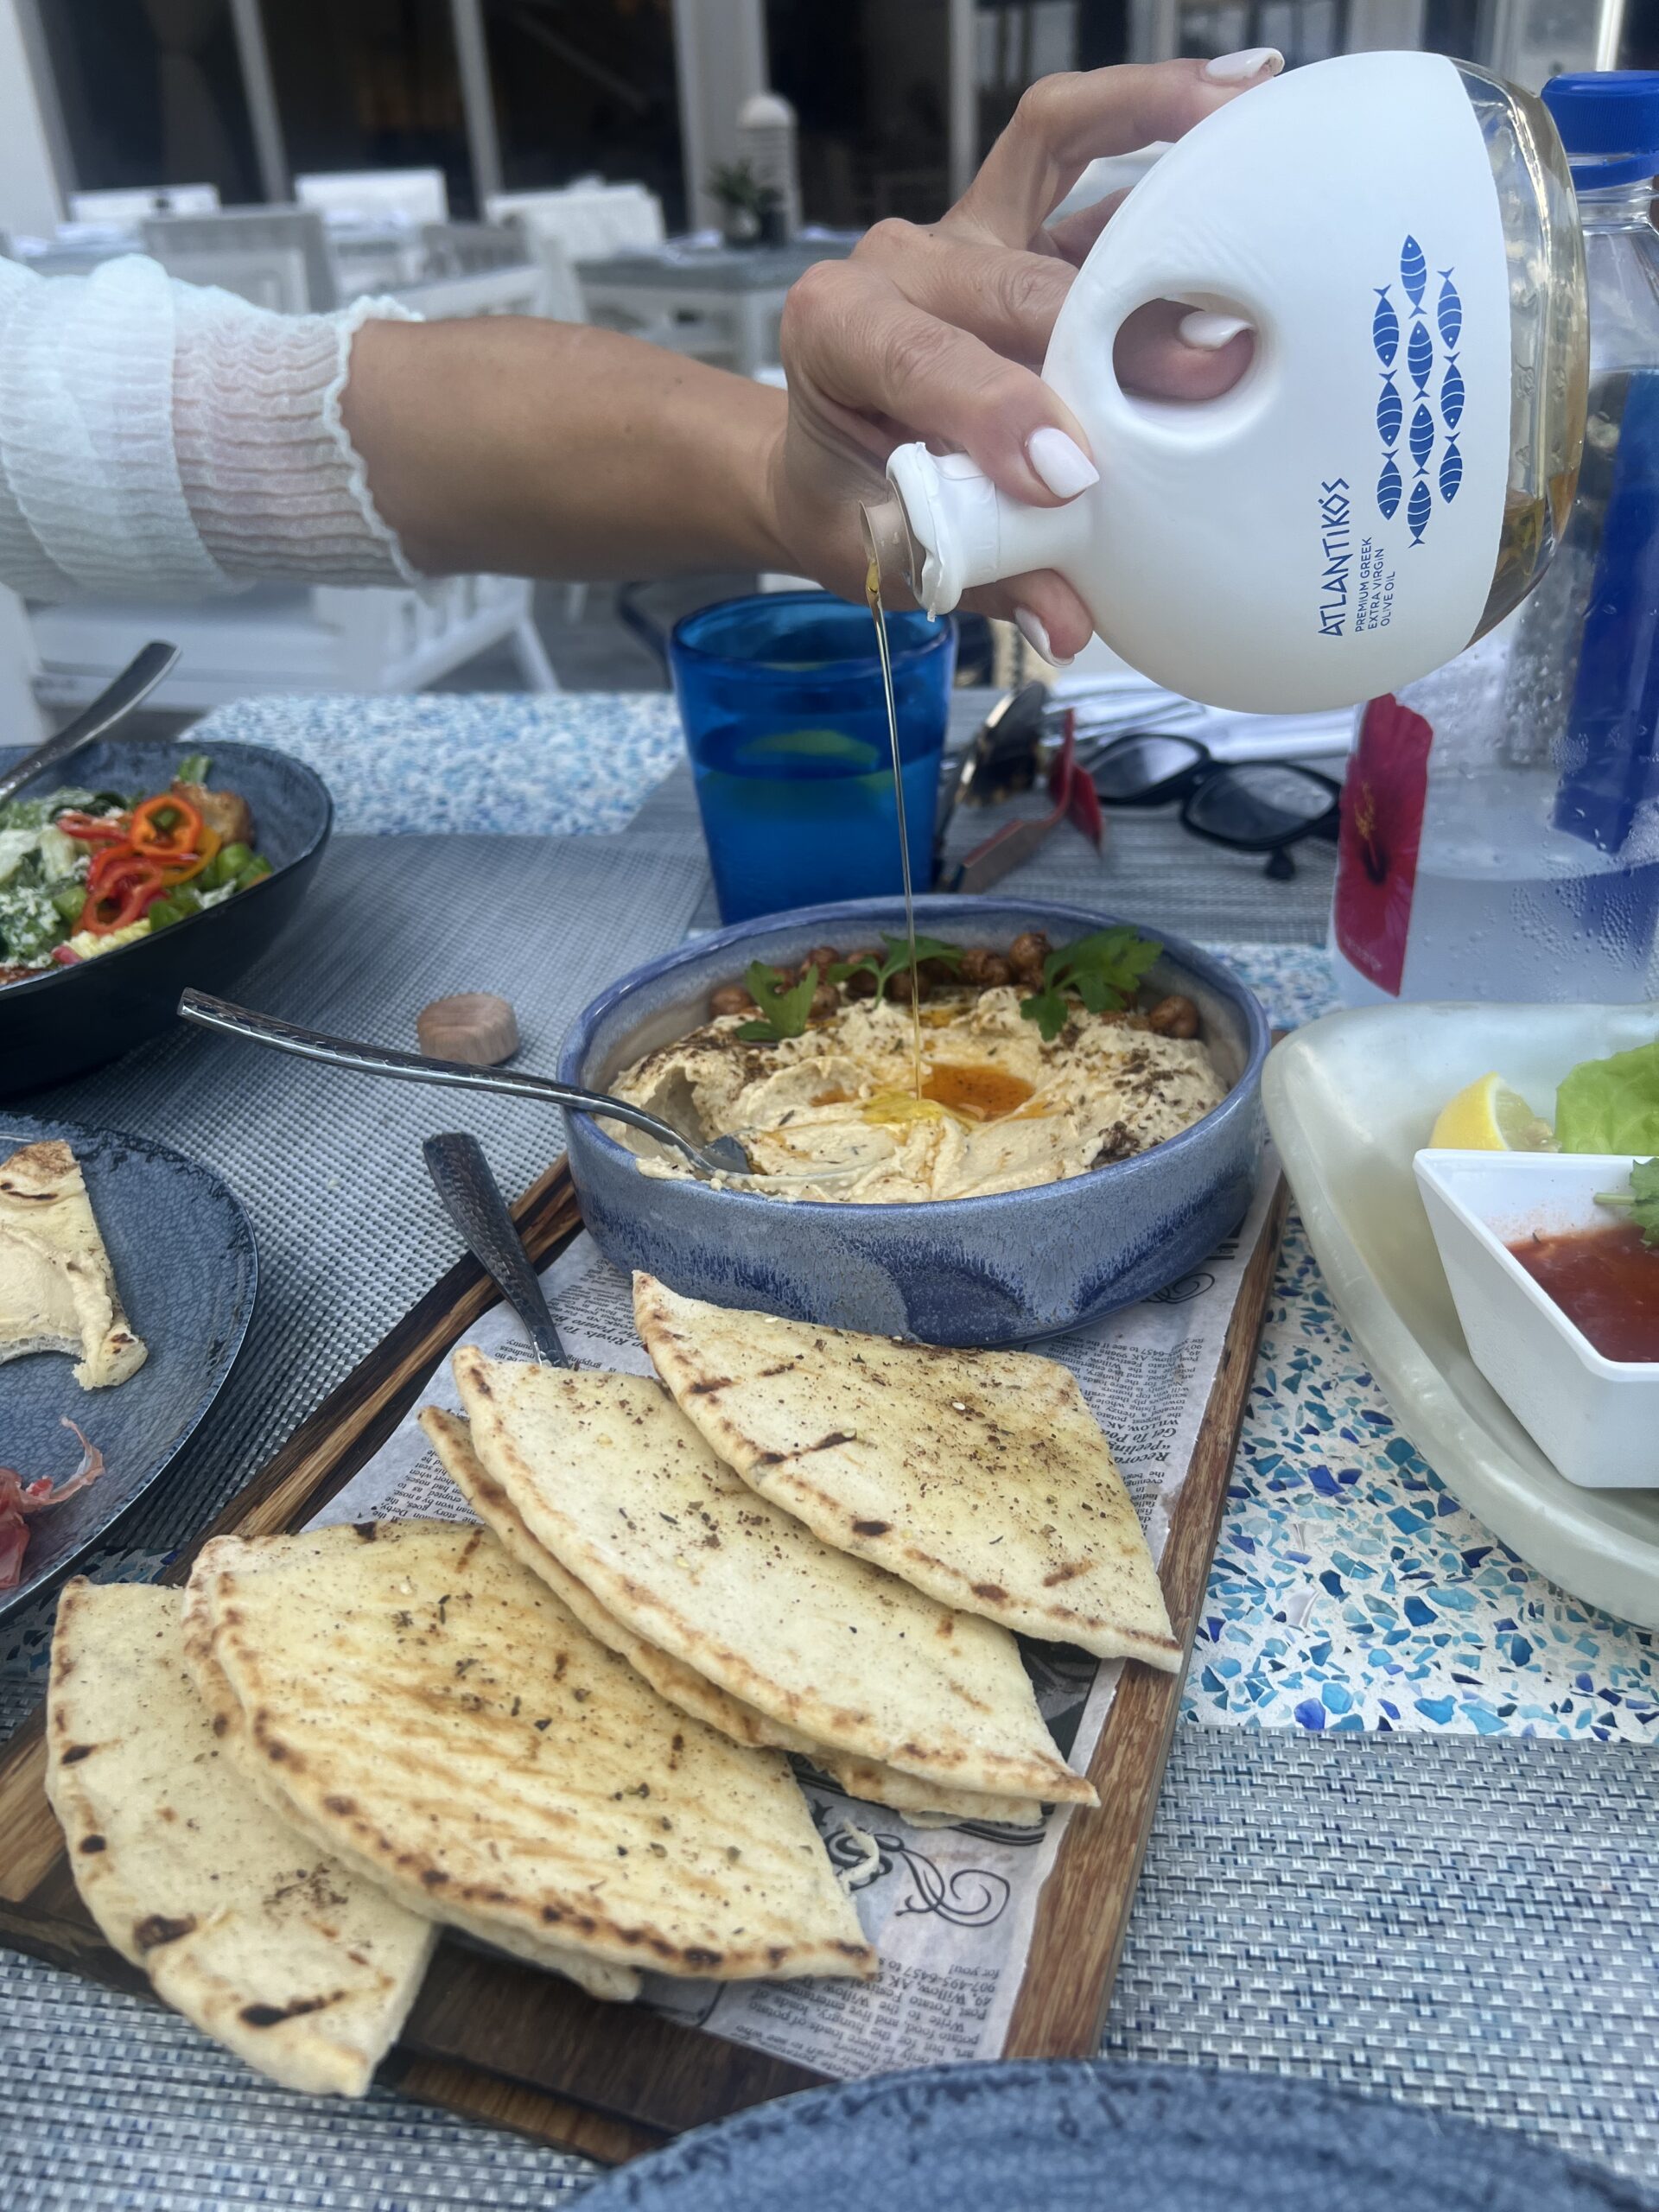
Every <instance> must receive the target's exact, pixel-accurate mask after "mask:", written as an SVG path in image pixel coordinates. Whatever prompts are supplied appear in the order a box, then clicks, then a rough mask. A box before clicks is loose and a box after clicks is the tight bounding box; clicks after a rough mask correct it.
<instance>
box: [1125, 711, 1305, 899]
mask: <svg viewBox="0 0 1659 2212" xmlns="http://www.w3.org/2000/svg"><path fill="white" fill-rule="evenodd" d="M1089 770H1090V774H1091V775H1092V776H1093V778H1094V784H1095V789H1096V791H1097V792H1098V793H1099V795H1100V802H1101V804H1102V805H1103V806H1173V805H1175V804H1178V803H1179V806H1180V810H1181V813H1180V822H1181V827H1182V829H1190V830H1191V831H1192V835H1193V836H1195V837H1207V838H1208V839H1209V841H1210V842H1211V844H1212V845H1230V846H1231V847H1232V849H1233V850H1234V851H1235V852H1241V853H1266V854H1267V855H1268V865H1267V868H1266V871H1265V872H1266V874H1268V875H1269V876H1271V877H1272V878H1273V880H1274V882H1275V883H1285V882H1288V880H1290V878H1291V877H1292V876H1294V874H1295V873H1296V863H1295V861H1294V860H1293V859H1292V858H1291V856H1290V848H1291V847H1292V846H1293V845H1297V844H1300V842H1301V841H1302V839H1303V838H1304V837H1321V838H1324V839H1325V841H1326V842H1329V843H1331V844H1335V842H1336V841H1337V825H1338V817H1339V809H1340V804H1341V799H1342V785H1340V784H1339V783H1338V782H1337V781H1336V779H1334V778H1333V777H1331V776H1326V775H1322V774H1321V773H1320V772H1319V770H1318V769H1317V768H1308V767H1304V766H1303V765H1302V764H1301V762H1300V761H1299V760H1238V761H1226V760H1217V759H1216V758H1215V756H1214V754H1213V753H1211V751H1210V749H1209V747H1207V746H1204V745H1200V744H1199V742H1198V739H1197V738H1196V737H1179V736H1173V735H1168V734H1165V732H1163V731H1162V730H1150V729H1147V730H1131V731H1129V732H1128V734H1127V735H1125V736H1123V737H1117V738H1114V739H1112V741H1110V743H1109V744H1107V745H1104V746H1103V747H1101V749H1100V751H1099V752H1098V753H1096V754H1095V755H1094V756H1093V758H1092V759H1091V760H1090V762H1089Z"/></svg>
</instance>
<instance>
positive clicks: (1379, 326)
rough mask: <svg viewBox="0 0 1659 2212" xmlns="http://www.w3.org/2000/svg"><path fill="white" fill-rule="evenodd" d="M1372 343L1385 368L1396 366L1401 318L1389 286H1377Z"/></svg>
mask: <svg viewBox="0 0 1659 2212" xmlns="http://www.w3.org/2000/svg"><path fill="white" fill-rule="evenodd" d="M1371 343H1372V345H1373V346H1376V358H1377V359H1378V360H1379V361H1381V362H1382V364H1383V367H1384V368H1385V369H1391V368H1392V367H1393V366H1394V357H1395V353H1396V352H1397V351H1398V349H1399V345H1400V318H1399V316H1398V315H1395V311H1394V302H1393V301H1392V300H1390V299H1389V288H1388V286H1387V285H1386V284H1379V285H1378V286H1377V288H1376V314H1375V315H1373V316H1372V317H1371Z"/></svg>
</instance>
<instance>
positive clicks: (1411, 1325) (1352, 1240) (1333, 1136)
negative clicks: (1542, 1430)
mask: <svg viewBox="0 0 1659 2212" xmlns="http://www.w3.org/2000/svg"><path fill="white" fill-rule="evenodd" d="M1656 1037H1659V1006H1653V1005H1649V1006H1617V1007H1595V1006H1526V1007H1517V1006H1484V1005H1481V1006H1392V1007H1363V1008H1361V1009H1359V1010H1357V1011H1356V1012H1353V1013H1349V1014H1328V1015H1326V1016H1325V1019H1324V1020H1320V1021H1314V1022H1310V1023H1309V1024H1308V1026H1307V1027H1306V1028H1305V1029H1300V1030H1298V1031H1297V1032H1296V1033H1295V1034H1294V1036H1291V1037H1288V1038H1287V1039H1285V1041H1284V1043H1283V1044H1281V1045H1280V1046H1276V1047H1275V1049H1274V1051H1273V1052H1271V1053H1269V1055H1268V1064H1267V1068H1266V1071H1265V1072H1264V1074H1263V1077H1262V1098H1263V1101H1264V1103H1265V1105H1266V1107H1267V1114H1268V1125H1269V1127H1270V1128H1271V1129H1272V1131H1273V1135H1274V1140H1275V1141H1276V1143H1277V1144H1278V1147H1279V1151H1280V1155H1281V1159H1282V1160H1283V1163H1284V1168H1285V1173H1286V1175H1287V1177H1288V1179H1289V1181H1290V1185H1291V1188H1292V1189H1293V1190H1294V1192H1295V1194H1296V1199H1297V1203H1298V1205H1299V1207H1300V1211H1301V1216H1302V1219H1303V1222H1304V1224H1306V1230H1307V1234H1308V1239H1309V1242H1310V1243H1312V1245H1313V1251H1314V1254H1315V1255H1316V1256H1317V1258H1318V1260H1319V1265H1320V1267H1321V1268H1323V1269H1324V1271H1325V1281H1326V1282H1327V1284H1328V1285H1329V1287H1330V1290H1331V1294H1332V1298H1333V1299H1334V1300H1335V1301H1336V1303H1337V1305H1338V1307H1339V1309H1340V1310H1341V1313H1342V1315H1343V1318H1344V1319H1345V1320H1346V1322H1347V1324H1348V1325H1349V1328H1350V1329H1351V1331H1352V1332H1353V1335H1354V1338H1355V1339H1356V1341H1357V1344H1358V1345H1359V1348H1360V1350H1361V1351H1362V1353H1363V1356H1364V1357H1365V1360H1366V1362H1367V1363H1368V1365H1369V1366H1370V1370H1371V1372H1372V1373H1373V1374H1374V1375H1375V1376H1376V1380H1377V1382H1378V1383H1380V1384H1381V1386H1382V1388H1383V1390H1384V1391H1386V1392H1387V1394H1388V1396H1389V1400H1390V1401H1391V1402H1392V1404H1393V1406H1394V1409H1395V1414H1396V1415H1397V1417H1398V1419H1399V1421H1400V1426H1401V1427H1402V1429H1403V1430H1404V1431H1405V1433H1406V1434H1407V1435H1408V1437H1409V1438H1410V1439H1411V1441H1412V1442H1413V1443H1414V1445H1415V1446H1416V1447H1417V1449H1418V1450H1419V1451H1420V1452H1421V1453H1422V1455H1423V1457H1424V1458H1425V1459H1427V1461H1428V1464H1429V1465H1430V1466H1431V1467H1433V1470H1434V1471H1435V1473H1436V1474H1437V1475H1439V1477H1440V1479H1441V1481H1442V1482H1444V1483H1445V1484H1446V1487H1447V1489H1448V1490H1450V1491H1452V1494H1453V1496H1454V1497H1457V1498H1459V1500H1460V1501H1461V1503H1463V1504H1465V1505H1466V1506H1467V1507H1468V1508H1469V1510H1470V1511H1471V1512H1472V1513H1475V1514H1477V1515H1478V1516H1479V1517H1480V1519H1481V1520H1482V1521H1484V1522H1485V1524H1486V1526H1487V1527H1488V1528H1489V1529H1491V1530H1492V1531H1493V1533H1494V1534H1495V1535H1497V1536H1499V1537H1501V1538H1502V1539H1503V1541H1504V1542H1505V1543H1506V1544H1508V1545H1510V1548H1512V1549H1513V1550H1515V1551H1516V1552H1518V1553H1519V1554H1520V1555H1521V1556H1522V1559H1524V1560H1528V1561H1529V1563H1530V1564H1531V1565H1532V1566H1534V1567H1537V1568H1539V1569H1540V1570H1541V1573H1545V1574H1548V1576H1549V1577H1550V1578H1551V1579H1552V1580H1554V1581H1555V1582H1558V1583H1560V1585H1561V1586H1562V1587H1563V1588H1565V1589H1567V1590H1569V1591H1571V1592H1573V1595H1574V1596H1576V1597H1580V1598H1582V1599H1585V1600H1586V1602H1587V1603H1589V1604H1591V1605H1599V1606H1601V1607H1603V1608H1604V1609H1605V1611H1608V1612H1610V1613H1613V1614H1616V1615H1618V1617H1619V1618H1621V1619H1624V1620H1629V1621H1634V1622H1636V1623H1637V1624H1638V1625H1639V1626H1641V1627H1643V1628H1659V1494H1656V1493H1655V1492H1652V1491H1634V1490H1595V1491H1592V1490H1580V1488H1578V1487H1577V1486H1576V1485H1575V1484H1572V1483H1569V1482H1568V1481H1567V1480H1566V1478H1564V1477H1563V1476H1562V1475H1561V1474H1560V1471H1558V1470H1557V1469H1556V1467H1555V1466H1554V1465H1553V1464H1552V1462H1551V1461H1550V1459H1549V1458H1548V1455H1547V1454H1546V1453H1545V1452H1542V1451H1541V1450H1540V1449H1539V1447H1538V1446H1537V1445H1536V1444H1535V1442H1534V1440H1533V1439H1532V1438H1531V1437H1530V1436H1529V1434H1528V1433H1527V1431H1526V1429H1525V1427H1523V1426H1522V1423H1521V1422H1520V1421H1517V1420H1516V1416H1515V1415H1514V1414H1512V1413H1511V1412H1510V1408H1508V1406H1506V1405H1505V1404H1504V1402H1503V1399H1502V1398H1501V1397H1500V1396H1499V1395H1498V1394H1497V1391H1496V1390H1494V1389H1493V1388H1492V1386H1491V1383H1489V1382H1488V1381H1487V1380H1486V1378H1485V1376H1484V1375H1483V1374H1482V1373H1481V1372H1480V1370H1479V1369H1478V1367H1477V1366H1476V1364H1475V1363H1474V1361H1473V1359H1472V1358H1471V1357H1470V1352H1469V1345H1468V1342H1467V1340H1466V1338H1465V1336H1464V1332H1463V1329H1462V1326H1461V1325H1460V1324H1459V1319H1458V1314H1457V1308H1456V1306H1455V1305H1454V1304H1453V1302H1452V1293H1451V1289H1450V1287H1449V1286H1448V1285H1447V1282H1446V1270H1445V1269H1444V1268H1442V1266H1441V1265H1440V1255H1439V1253H1438V1252H1437V1251H1436V1249H1435V1247H1434V1239H1433V1234H1432V1233H1431V1231H1430V1229H1429V1225H1428V1217H1427V1214H1426V1213H1425V1211H1424V1210H1423V1203H1422V1199H1421V1197H1420V1196H1419V1194H1418V1190H1417V1183H1416V1178H1415V1175H1414V1173H1413V1168H1412V1161H1413V1159H1414V1155H1415V1154H1417V1153H1418V1152H1419V1151H1421V1149H1422V1147H1424V1146H1425V1145H1427V1142H1428V1137H1429V1132H1430V1130H1431V1129H1432V1128H1433V1123H1434V1118H1435V1116H1436V1115H1437V1114H1438V1112H1439V1111H1440V1107H1441V1106H1442V1105H1443V1104H1444V1103H1446V1100H1447V1099H1448V1098H1450V1097H1451V1096H1452V1095H1453V1093H1454V1092H1456V1091H1458V1090H1461V1089H1462V1088H1463V1086H1464V1085H1465V1084H1467V1083H1471V1082H1473V1081H1474V1080H1475V1079H1476V1078H1477V1077H1479V1076H1482V1075H1484V1074H1485V1073H1486V1072H1487V1071H1488V1070H1489V1069H1497V1071H1499V1072H1500V1073H1502V1075H1503V1077H1504V1078H1505V1080H1506V1081H1508V1082H1509V1083H1511V1084H1513V1085H1514V1086H1515V1088H1516V1090H1519V1091H1520V1092H1521V1093H1522V1096H1524V1097H1525V1098H1526V1099H1527V1100H1528V1102H1529V1104H1531V1105H1532V1106H1533V1107H1534V1108H1535V1109H1536V1110H1537V1111H1538V1112H1540V1113H1541V1114H1546V1115H1548V1116H1551V1118H1552V1119H1553V1117H1554V1103H1555V1087H1556V1084H1558V1083H1559V1082H1560V1079H1561V1077H1563V1076H1564V1075H1565V1074H1566V1073H1567V1071H1568V1069H1569V1068H1572V1067H1573V1066H1575V1065H1577V1064H1578V1062H1579V1061H1580V1060H1587V1059H1596V1058H1602V1057H1604V1056H1605V1055H1606V1054H1607V1053H1610V1052H1624V1051H1627V1050H1628V1049H1629V1048H1630V1047H1631V1046H1637V1045H1646V1044H1650V1043H1651V1042H1652V1041H1653V1040H1654V1039H1655V1038H1656Z"/></svg>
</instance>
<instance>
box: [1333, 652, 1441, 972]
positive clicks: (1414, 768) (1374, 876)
mask: <svg viewBox="0 0 1659 2212" xmlns="http://www.w3.org/2000/svg"><path fill="white" fill-rule="evenodd" d="M1433 735H1434V732H1433V728H1432V727H1431V725H1430V724H1429V723H1428V722H1427V721H1424V719H1423V717H1422V716H1421V715H1418V714H1414V713H1413V712H1412V710H1411V709H1410V708H1409V707H1402V705H1401V703H1400V702H1399V701H1398V700H1397V699H1396V698H1395V696H1393V694H1392V693H1391V692H1384V693H1383V696H1382V697H1381V698H1380V699H1373V700H1372V701H1371V703H1370V706H1369V707H1367V708H1366V709H1365V714H1364V717H1363V721H1361V723H1360V726H1359V742H1358V744H1357V746H1356V747H1354V750H1353V752H1352V753H1351V755H1350V757H1349V761H1348V775H1347V779H1346V781H1345V782H1344V785H1343V787H1342V836H1341V839H1340V842H1339V843H1338V848H1337V893H1336V902H1335V907H1334V910H1333V916H1332V918H1333V922H1334V925H1335V930H1336V938H1337V944H1338V948H1339V949H1340V950H1341V952H1342V953H1343V955H1344V958H1346V959H1347V960H1349V961H1351V963H1353V965H1354V966H1355V967H1356V968H1357V969H1358V970H1359V972H1360V974H1361V975H1362V976H1368V977H1369V978H1370V981H1371V982H1373V983H1375V984H1376V986H1377V988H1378V989H1379V990H1384V991H1387V992H1389V994H1390V995H1391V996H1393V997H1395V998H1398V997H1399V995H1400V977H1401V975H1402V971H1403V969H1404V968H1405V964H1406V931H1407V929H1408V925H1409V924H1410V921H1411V898H1412V893H1413V891H1414V888H1415V887H1416V882H1417V846H1418V842H1419V840H1420V839H1421V836H1422V831H1423V799H1424V795H1425V793H1426V792H1427V788H1428V748H1429V746H1430V743H1431V742H1432V741H1433Z"/></svg>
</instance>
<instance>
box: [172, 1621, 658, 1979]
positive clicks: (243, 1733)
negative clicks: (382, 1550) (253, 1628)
mask: <svg viewBox="0 0 1659 2212" xmlns="http://www.w3.org/2000/svg"><path fill="white" fill-rule="evenodd" d="M183 1618H184V1654H185V1659H186V1662H187V1663H188V1666H189V1669H190V1672H191V1675H192V1678H193V1679H194V1683H195V1687H196V1694H197V1696H198V1698H199V1699H200V1702H201V1703H202V1704H203V1705H204V1706H205V1707H207V1714H208V1718H209V1719H210V1721H211V1723H212V1726H213V1733H214V1735H215V1736H216V1737H217V1738H219V1743H220V1745H222V1747H223V1749H224V1751H225V1755H226V1758H228V1759H229V1760H230V1761H231V1763H232V1765H233V1766H234V1767H235V1768H236V1770H237V1771H238V1773H239V1774H240V1775H241V1777H242V1779H243V1781H244V1782H245V1783H247V1784H248V1786H249V1787H250V1788H251V1789H252V1790H253V1792H254V1794H255V1795H256V1796H257V1797H259V1798H261V1799H262V1800H263V1801H264V1803H265V1804H266V1805H267V1806H269V1807H270V1810H271V1811H272V1812H273V1813H274V1814H275V1815H277V1818H278V1819H279V1820H282V1821H286V1822H289V1823H291V1824H292V1825H293V1826H294V1827H296V1828H298V1829H299V1830H300V1832H301V1833H302V1834H306V1835H308V1836H309V1837H310V1838H311V1840H312V1841H313V1842H314V1843H315V1844H316V1845H317V1847H318V1848H319V1849H323V1850H327V1849H328V1848H330V1847H331V1839H330V1838H329V1836H328V1834H327V1830H326V1828H325V1827H324V1825H323V1823H321V1821H312V1820H311V1819H310V1818H309V1817H308V1815H306V1814H305V1813H304V1812H303V1811H302V1809H301V1808H300V1807H299V1806H298V1805H297V1804H296V1802H294V1801H293V1800H292V1799H290V1798H289V1797H288V1796H286V1795H285V1794H284V1792H283V1790H282V1789H280V1788H279V1787H278V1786H277V1783H276V1782H275V1780H274V1779H273V1777H272V1774H271V1771H270V1767H269V1766H268V1764H267V1763H266V1762H265V1761H264V1759H263V1758H260V1757H259V1756H258V1755H257V1752H256V1751H254V1749H253V1747H252V1745H251V1742H250V1739H249V1732H248V1722H247V1716H246V1714H245V1713H244V1712H243V1710H242V1707H240V1706H239V1705H238V1703H237V1701H236V1698H235V1696H234V1695H233V1694H232V1689H231V1686H230V1683H229V1681H227V1680H226V1675H225V1670H224V1669H223V1668H222V1667H221V1666H220V1665H219V1662H218V1660H217V1659H216V1658H215V1657H214V1656H213V1630H212V1626H211V1623H210V1619H209V1614H208V1606H207V1589H206V1586H205V1585H198V1584H195V1583H193V1584H192V1585H191V1586H190V1587H189V1588H188V1590H187V1591H186V1592H185V1600H184V1614H183ZM332 1848H333V1849H334V1853H335V1856H336V1857H337V1858H338V1859H340V1863H341V1864H342V1865H344V1866H350V1867H351V1868H352V1870H353V1872H354V1873H355V1874H356V1875H357V1876H358V1878H359V1880H362V1881H365V1882H375V1883H377V1884H378V1883H380V1882H381V1881H382V1880H383V1879H384V1877H383V1876H381V1875H380V1873H379V1872H378V1868H377V1867H376V1865H375V1862H374V1859H372V1856H371V1855H370V1854H369V1853H366V1852H364V1851H359V1850H357V1849H355V1848H354V1847H353V1845H352V1844H351V1843H350V1842H349V1841H346V1842H342V1841H340V1840H339V1839H338V1838H335V1839H333V1840H332ZM403 1903H404V1909H405V1910H409V1911H412V1912H416V1913H418V1914H419V1915H420V1916H422V1918H423V1919H424V1920H426V1921H427V1922H428V1923H429V1925H431V1926H433V1927H443V1928H454V1929H459V1930H460V1932H461V1934H462V1935H464V1936H473V1937H474V1938H475V1939H476V1940H477V1941H478V1942H483V1943H489V1944H493V1946H494V1947H495V1948H497V1949H498V1950H503V1951H509V1952H511V1953H512V1956H513V1957H514V1958H516V1959H523V1960H524V1961H525V1962H526V1963H527V1964H528V1965H530V1966H533V1967H542V1968H543V1970H544V1971H546V1972H548V1973H550V1974H564V1975H565V1976H567V1977H568V1979H569V1980H571V1981H574V1982H575V1983H576V1984H578V1986H580V1987H582V1988H583V1989H585V1990H586V1991H587V1993H588V1995H589V1996H590V1997H600V1998H604V1999H608V2000H609V2001H611V2002H613V2003H615V2004H622V2005H626V2004H631V2003H632V2000H633V1999H635V1998H636V1997H638V1995H639V1989H640V1981H639V1975H638V1974H636V1973H635V1972H634V1971H633V1969H632V1967H614V1966H609V1965H607V1963H606V1962H605V1961H603V1960H602V1959H590V1958H587V1957H585V1956H584V1955H582V1953H581V1952H580V1951H573V1950H570V1949H569V1948H566V1947H563V1946H562V1945H560V1944H557V1943H551V1942H540V1941H539V1940H538V1939H537V1937H536V1936H526V1935H524V1934H521V1933H520V1932H519V1931H518V1929H501V1928H499V1927H492V1926H491V1925H490V1923H488V1922H486V1920H484V1919H483V1917H482V1916H480V1915H479V1914H477V1913H473V1912H469V1911H468V1910H467V1908H466V1907H465V1906H464V1905H461V1906H457V1905H455V1904H453V1903H447V1902H445V1901H444V1900H443V1899H442V1895H441V1894H440V1896H439V1897H438V1898H436V1899H435V1898H433V1897H430V1896H428V1895H424V1894H423V1895H422V1896H420V1897H416V1896H415V1895H413V1894H412V1893H410V1894H407V1895H405V1897H404V1900H403Z"/></svg>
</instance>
